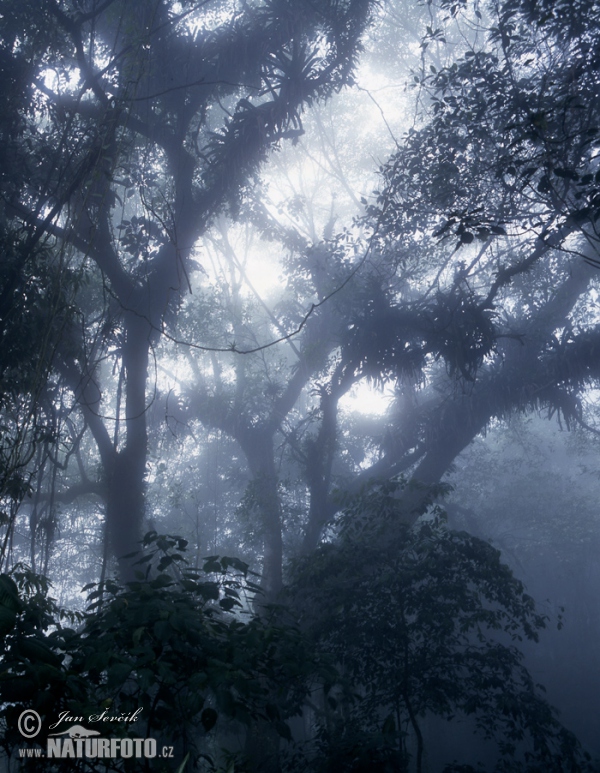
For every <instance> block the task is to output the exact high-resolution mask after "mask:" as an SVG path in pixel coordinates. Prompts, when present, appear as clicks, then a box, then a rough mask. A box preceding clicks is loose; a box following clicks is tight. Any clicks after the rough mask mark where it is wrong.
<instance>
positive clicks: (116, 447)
mask: <svg viewBox="0 0 600 773" xmlns="http://www.w3.org/2000/svg"><path fill="white" fill-rule="evenodd" d="M369 9H370V2H368V0H352V1H351V2H348V3H338V2H328V3H324V4H319V7H318V8H317V7H315V6H314V5H313V4H312V3H308V2H307V3H304V2H301V3H297V2H294V3H292V2H287V0H283V1H281V0H274V1H273V2H267V3H246V4H244V5H243V7H242V8H241V9H238V8H237V5H236V4H235V3H228V2H190V3H184V4H173V3H170V2H167V1H166V0H153V1H152V2H146V3H143V4H142V5H138V4H136V5H134V4H132V3H128V2H119V1H118V0H114V1H111V2H106V3H101V4H97V3H95V2H90V3H84V4H83V5H82V4H81V3H69V2H54V1H53V2H51V3H39V2H28V3H25V4H19V5H17V4H9V5H8V7H7V9H6V13H5V14H3V17H2V30H1V34H2V51H3V58H4V61H5V68H6V69H8V70H10V72H11V73H15V75H14V77H13V80H14V81H15V84H16V85H15V92H16V93H17V97H19V96H20V91H19V89H20V90H21V91H27V93H28V94H30V95H31V97H30V100H29V102H28V103H27V105H26V106H25V107H26V108H27V110H25V109H23V110H21V115H20V118H21V120H22V122H23V125H22V127H21V129H20V135H19V136H18V137H17V138H16V139H13V141H12V144H13V145H15V144H16V145H17V150H18V156H19V157H20V158H22V159H23V160H24V161H25V163H24V170H23V171H22V172H21V174H20V176H17V174H18V169H16V168H15V169H14V173H15V174H14V176H10V178H9V179H7V180H6V185H5V193H4V209H5V213H6V217H9V218H11V219H12V220H13V221H17V222H20V223H22V224H23V227H24V228H25V229H27V231H28V233H29V234H30V235H31V239H34V240H39V239H41V238H42V237H47V236H51V237H53V238H54V239H55V240H56V243H57V245H58V244H64V245H67V246H68V248H69V250H70V252H71V254H72V256H73V257H72V260H74V261H76V262H77V261H79V262H80V263H81V265H84V266H85V267H86V270H87V272H88V274H89V275H90V281H93V282H96V283H97V284H98V289H97V290H96V298H95V299H93V300H94V301H95V302H94V303H92V304H91V305H90V306H88V307H87V308H84V307H81V308H80V309H79V314H80V321H81V323H82V324H80V325H78V326H72V327H71V330H70V331H69V334H68V335H66V336H65V338H64V345H63V347H62V351H61V355H60V358H59V359H58V360H57V363H56V365H57V367H58V369H59V370H60V372H61V374H62V376H63V378H64V379H65V381H66V382H67V383H68V385H69V387H70V388H71V390H72V391H73V393H74V395H75V397H76V400H77V402H78V404H79V407H80V409H81V411H82V412H83V414H84V417H85V421H86V423H87V426H88V427H89V429H90V431H91V433H92V434H93V436H94V438H95V441H96V444H97V446H98V451H99V454H100V457H101V460H102V467H103V478H104V485H105V498H106V519H107V524H108V534H109V539H110V544H111V547H112V550H113V551H114V553H115V554H116V555H117V556H123V555H124V554H127V553H129V552H131V551H132V550H134V549H135V548H136V544H137V540H138V539H139V537H140V533H141V526H142V518H143V514H144V477H145V469H146V454H147V442H148V437H147V422H146V411H147V408H148V399H149V391H150V393H151V389H150V390H148V366H149V357H150V352H151V350H152V348H153V346H154V345H155V344H156V341H157V339H158V338H159V337H160V335H161V333H163V332H164V331H165V329H166V328H167V327H168V324H169V320H170V319H172V317H173V314H174V313H175V311H176V310H177V306H178V304H179V302H180V299H181V297H182V295H183V294H184V293H185V292H186V289H187V288H188V273H189V271H190V266H191V264H190V260H191V254H192V251H193V248H194V245H195V243H196V241H197V240H198V237H199V236H200V235H201V234H202V233H203V232H204V230H205V229H206V228H207V226H208V224H209V223H210V222H211V220H212V218H214V216H215V215H216V214H217V213H218V212H219V211H222V210H224V209H228V210H229V211H231V212H232V213H235V211H236V209H237V207H238V206H239V203H240V200H241V199H242V198H243V195H244V189H245V186H247V185H249V184H251V182H252V175H253V174H254V173H255V171H256V170H257V169H258V166H259V165H260V163H261V162H262V161H263V160H264V159H265V157H266V155H267V153H268V151H269V149H270V148H272V147H273V146H275V145H276V144H277V143H279V142H280V141H281V140H283V139H286V138H296V137H297V136H298V135H299V134H301V132H302V122H301V113H302V111H303V109H304V108H305V107H306V106H307V105H309V104H310V103H311V102H312V101H314V100H317V99H325V98H327V97H328V96H329V95H331V94H332V93H333V92H335V91H336V90H339V89H340V88H341V87H342V86H343V85H344V84H346V83H347V82H348V80H349V77H350V74H351V72H352V69H353V66H354V64H355V60H356V56H357V52H358V48H359V39H360V35H361V32H362V30H363V29H364V26H365V24H366V22H367V19H368V15H369ZM23 73H25V75H24V74H23ZM17 77H20V78H21V80H20V81H18V82H17ZM17 97H15V98H17ZM29 147H31V148H32V151H28V150H26V148H29ZM28 152H30V154H31V155H32V156H33V158H32V159H30V160H28V159H26V158H25V156H26V155H27V153H28ZM88 301H89V299H88ZM107 356H109V357H114V358H115V362H116V363H118V364H117V365H116V366H115V367H116V368H117V369H119V371H120V373H121V383H122V387H121V388H120V389H119V394H122V407H121V406H120V405H119V400H116V401H115V399H114V398H113V397H112V396H111V395H109V394H107V393H106V392H105V391H104V388H103V386H102V380H103V375H104V374H103V373H102V362H103V361H104V359H105V357H107ZM111 417H112V418H111ZM111 425H112V431H111ZM122 568H123V571H126V566H125V565H123V567H122Z"/></svg>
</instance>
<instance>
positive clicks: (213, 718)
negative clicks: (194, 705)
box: [200, 708, 219, 733]
mask: <svg viewBox="0 0 600 773" xmlns="http://www.w3.org/2000/svg"><path fill="white" fill-rule="evenodd" d="M218 718H219V715H218V714H217V712H216V711H215V710H214V709H211V708H207V709H204V710H203V711H202V714H201V715H200V722H201V723H202V727H203V728H204V730H205V732H206V733H209V732H210V731H211V730H212V729H213V727H214V726H215V725H216V724H217V719H218Z"/></svg>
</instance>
